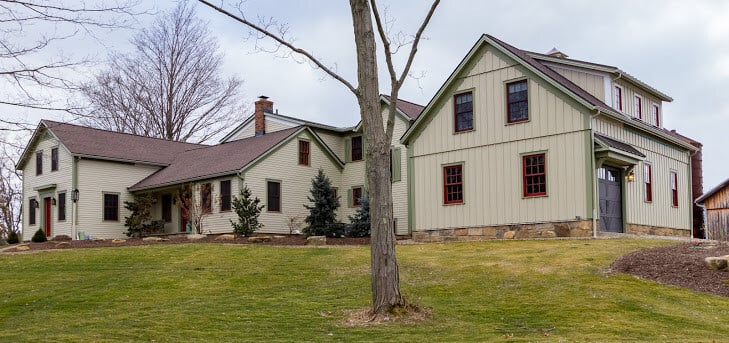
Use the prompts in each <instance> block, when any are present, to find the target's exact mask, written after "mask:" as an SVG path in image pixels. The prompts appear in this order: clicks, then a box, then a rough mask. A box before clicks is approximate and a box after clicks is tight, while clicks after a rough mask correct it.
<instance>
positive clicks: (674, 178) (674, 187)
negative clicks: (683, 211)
mask: <svg viewBox="0 0 729 343" xmlns="http://www.w3.org/2000/svg"><path fill="white" fill-rule="evenodd" d="M670 179H671V205H673V207H678V173H676V172H675V171H672V172H671V174H670Z"/></svg>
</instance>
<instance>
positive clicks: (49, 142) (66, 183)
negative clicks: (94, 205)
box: [22, 134, 73, 240]
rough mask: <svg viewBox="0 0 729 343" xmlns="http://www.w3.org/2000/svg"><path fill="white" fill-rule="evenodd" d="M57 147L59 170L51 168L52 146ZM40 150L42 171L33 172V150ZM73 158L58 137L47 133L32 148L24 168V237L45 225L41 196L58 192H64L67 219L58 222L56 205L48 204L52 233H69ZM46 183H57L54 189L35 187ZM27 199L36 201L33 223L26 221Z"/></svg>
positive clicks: (28, 236)
mask: <svg viewBox="0 0 729 343" xmlns="http://www.w3.org/2000/svg"><path fill="white" fill-rule="evenodd" d="M56 147H57V148H58V170H57V171H51V149H53V148H56ZM40 150H42V151H43V174H41V175H36V167H35V163H36V152H38V151H40ZM72 166H73V157H72V156H71V154H70V153H69V152H68V150H67V149H66V148H65V147H64V146H63V145H60V144H59V142H58V140H57V139H56V138H54V137H52V136H51V135H50V134H48V135H46V136H45V137H44V138H43V139H41V140H40V141H39V142H38V144H37V147H36V148H35V150H34V151H33V152H32V153H31V154H30V157H29V159H28V161H27V162H26V165H25V168H24V169H23V224H22V225H23V239H24V240H30V238H31V237H32V236H33V234H34V233H35V231H37V230H38V229H39V228H44V229H45V226H44V204H43V197H53V198H56V199H58V193H62V192H66V220H65V221H60V222H59V221H58V205H56V206H51V217H52V218H51V236H57V235H69V236H70V235H71V204H72V201H71V192H70V191H71V190H72V189H73V188H72V184H71V182H72ZM48 184H56V188H55V189H45V190H42V191H41V192H39V191H36V190H34V189H33V188H34V187H39V186H43V185H48ZM30 198H35V199H36V200H37V201H38V202H39V205H40V206H39V207H38V208H37V209H36V210H35V212H36V213H35V222H36V224H35V225H29V224H28V215H29V213H30V212H29V211H28V205H29V201H30Z"/></svg>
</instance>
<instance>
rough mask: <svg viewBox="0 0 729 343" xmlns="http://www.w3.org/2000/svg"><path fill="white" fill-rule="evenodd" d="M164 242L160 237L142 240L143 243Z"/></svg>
mask: <svg viewBox="0 0 729 343" xmlns="http://www.w3.org/2000/svg"><path fill="white" fill-rule="evenodd" d="M164 240H165V239H164V238H162V237H144V238H142V241H145V242H161V241H164Z"/></svg>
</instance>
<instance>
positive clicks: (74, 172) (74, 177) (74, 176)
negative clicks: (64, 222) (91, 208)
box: [71, 156, 79, 239]
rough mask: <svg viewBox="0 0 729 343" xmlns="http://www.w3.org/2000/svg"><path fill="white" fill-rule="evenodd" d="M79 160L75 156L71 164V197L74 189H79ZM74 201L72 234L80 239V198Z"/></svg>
mask: <svg viewBox="0 0 729 343" xmlns="http://www.w3.org/2000/svg"><path fill="white" fill-rule="evenodd" d="M78 161H79V157H78V156H74V157H73V164H72V165H71V198H73V193H74V190H76V189H78ZM71 201H72V205H71V235H72V237H74V238H75V239H79V236H78V230H77V227H76V225H77V223H78V200H76V201H73V200H71Z"/></svg>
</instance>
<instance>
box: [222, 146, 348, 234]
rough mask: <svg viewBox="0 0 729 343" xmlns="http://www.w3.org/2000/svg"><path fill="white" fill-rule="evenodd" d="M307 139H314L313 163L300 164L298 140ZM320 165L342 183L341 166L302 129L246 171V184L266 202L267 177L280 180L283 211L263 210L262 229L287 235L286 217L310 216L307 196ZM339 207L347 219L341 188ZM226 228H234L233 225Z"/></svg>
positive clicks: (339, 212)
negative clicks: (301, 131) (306, 206)
mask: <svg viewBox="0 0 729 343" xmlns="http://www.w3.org/2000/svg"><path fill="white" fill-rule="evenodd" d="M299 138H301V139H307V140H309V141H310V142H311V146H310V150H311V156H310V162H311V163H310V165H309V166H301V165H299V164H298V144H299V143H298V139H299ZM319 168H321V169H323V170H324V173H325V174H326V175H327V176H328V177H329V179H330V180H331V181H332V184H333V185H335V186H336V185H341V184H342V174H341V173H340V171H339V168H338V167H337V166H336V165H335V164H334V163H333V162H332V161H331V160H330V159H329V157H327V156H326V154H325V153H324V152H323V151H321V149H320V148H319V146H318V145H317V144H316V143H315V141H314V140H313V137H311V136H310V135H309V134H308V133H306V132H303V133H301V134H300V135H299V136H298V137H297V138H294V139H292V140H290V141H289V142H288V143H287V144H285V145H284V146H282V147H281V148H280V149H278V150H276V151H275V152H274V153H273V154H271V155H269V156H268V157H267V158H266V159H264V160H262V161H261V162H259V163H258V164H256V165H255V166H253V167H252V168H251V169H249V170H247V171H245V174H244V179H245V183H246V184H247V185H248V187H249V188H250V189H251V192H252V193H253V195H254V196H257V197H258V198H260V199H261V201H262V203H263V204H264V205H265V204H266V199H267V198H266V183H267V180H275V181H280V182H281V212H269V211H268V210H267V209H265V208H264V209H263V212H262V213H261V217H260V221H261V222H262V223H263V224H264V225H265V226H264V227H263V229H261V231H260V232H264V233H280V234H288V233H289V228H288V225H287V220H288V219H289V218H291V217H295V216H297V217H299V218H300V220H301V221H302V222H303V220H304V218H306V216H307V215H308V210H307V209H306V208H304V204H310V202H309V201H308V200H307V196H309V195H310V193H309V190H310V189H311V179H312V178H314V177H315V176H316V174H317V173H318V171H319ZM338 191H339V195H340V203H341V206H340V210H339V211H338V213H337V216H338V219H339V220H341V221H346V219H347V217H346V214H347V213H348V211H347V203H346V202H345V199H344V198H345V197H346V194H347V193H346V190H343V189H341V188H339V190H338ZM227 230H228V231H230V230H232V229H231V228H230V224H228V225H227Z"/></svg>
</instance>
